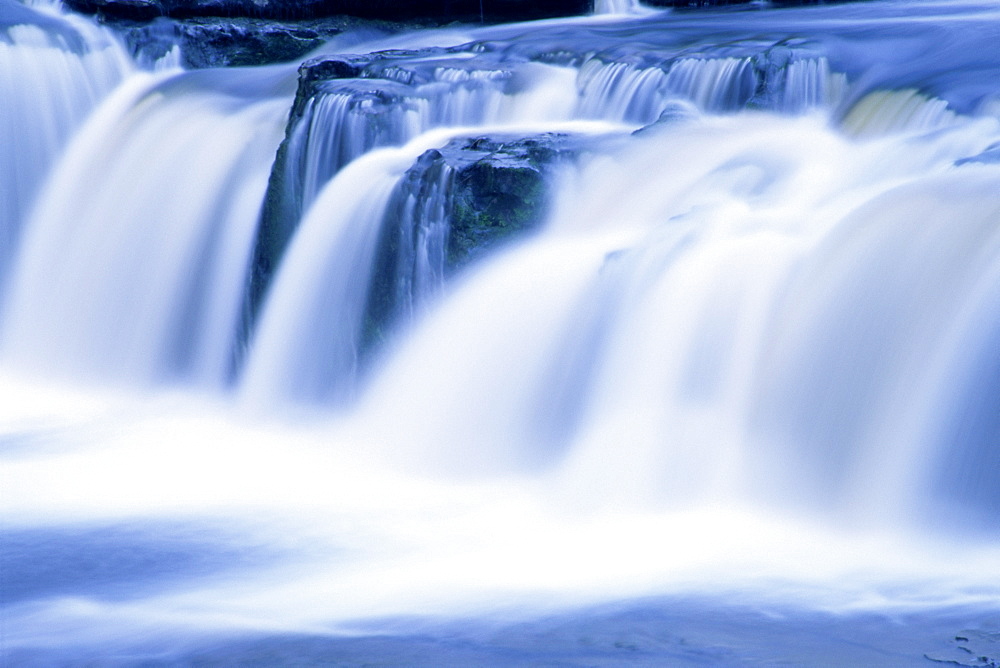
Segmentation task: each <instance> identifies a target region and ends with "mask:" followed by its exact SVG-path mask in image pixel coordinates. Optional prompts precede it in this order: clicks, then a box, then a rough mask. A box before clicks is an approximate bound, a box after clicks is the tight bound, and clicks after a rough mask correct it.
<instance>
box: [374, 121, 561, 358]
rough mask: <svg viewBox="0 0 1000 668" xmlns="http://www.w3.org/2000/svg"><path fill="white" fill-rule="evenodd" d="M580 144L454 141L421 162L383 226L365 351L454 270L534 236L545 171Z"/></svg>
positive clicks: (550, 138) (545, 138)
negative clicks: (520, 237)
mask: <svg viewBox="0 0 1000 668" xmlns="http://www.w3.org/2000/svg"><path fill="white" fill-rule="evenodd" d="M580 141H581V140H580V139H579V138H576V137H573V136H569V135H564V134H542V135H537V136H532V137H503V136H489V137H475V138H461V139H454V140H452V141H451V142H449V143H448V144H447V145H445V146H444V147H442V148H440V149H432V150H429V151H426V152H425V153H424V154H423V155H421V156H420V158H419V159H418V160H417V162H416V163H415V164H414V165H413V166H412V167H411V168H410V169H409V170H407V172H406V174H405V176H404V177H403V179H402V180H401V182H400V185H399V186H398V187H397V190H396V193H395V194H394V196H393V201H392V203H391V204H390V206H389V208H388V211H387V214H386V220H385V221H384V223H383V226H382V233H381V237H380V241H379V249H378V251H377V256H376V257H377V260H376V266H375V267H374V271H373V273H372V276H373V278H372V283H371V286H370V288H369V298H368V306H367V309H366V316H365V326H364V342H365V344H364V346H365V348H366V349H367V348H371V347H373V346H375V345H377V344H378V343H379V342H380V341H381V340H382V339H383V338H384V337H385V333H386V331H387V330H388V329H390V328H391V327H392V326H393V325H394V324H395V323H397V322H400V321H404V322H405V321H407V320H409V319H410V318H412V317H413V315H414V314H415V313H416V312H418V311H419V310H420V308H421V306H422V304H423V303H425V302H426V301H427V300H428V299H429V298H430V297H432V296H433V295H434V294H436V293H437V292H439V291H440V290H441V288H442V286H443V283H444V281H445V280H446V279H447V278H448V277H449V276H450V275H452V274H453V273H455V272H456V271H457V270H459V269H460V268H461V267H463V266H465V265H466V264H468V263H470V262H472V261H473V260H475V259H476V258H478V257H481V256H483V255H485V254H487V253H489V252H491V251H493V250H496V249H497V248H498V247H500V246H501V245H502V244H503V243H505V242H507V241H509V240H511V239H513V238H514V237H516V236H518V235H520V234H523V233H525V232H528V231H530V230H532V229H534V228H536V227H537V226H538V225H539V223H540V222H541V221H542V220H543V219H544V216H545V213H546V210H547V205H548V189H547V187H546V183H547V181H548V178H549V177H550V175H551V172H552V170H553V169H554V168H555V167H556V166H557V165H558V164H559V163H560V162H562V161H564V160H567V159H570V158H572V157H573V156H575V155H576V154H577V153H578V151H579V150H580V147H581V144H580Z"/></svg>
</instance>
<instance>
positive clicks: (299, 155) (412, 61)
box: [249, 49, 513, 316]
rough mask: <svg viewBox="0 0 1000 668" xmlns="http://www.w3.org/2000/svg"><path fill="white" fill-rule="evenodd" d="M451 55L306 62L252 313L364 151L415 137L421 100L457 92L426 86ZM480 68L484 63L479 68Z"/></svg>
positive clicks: (274, 180)
mask: <svg viewBox="0 0 1000 668" xmlns="http://www.w3.org/2000/svg"><path fill="white" fill-rule="evenodd" d="M447 55H448V51H447V50H444V49H426V50H421V51H382V52H375V53H372V54H366V55H359V56H351V55H339V56H335V57H322V58H317V59H313V60H310V61H307V62H305V63H303V64H302V66H301V67H300V68H299V81H298V89H297V92H296V96H295V101H294V103H293V105H292V110H291V114H290V116H289V120H288V125H287V128H286V132H285V139H284V140H283V141H282V143H281V146H280V147H279V149H278V152H277V156H276V158H275V162H274V166H273V168H272V171H271V177H270V180H269V183H268V191H267V196H266V198H265V202H264V210H263V215H262V219H261V225H260V231H259V233H258V242H257V245H256V250H255V254H254V262H253V273H252V281H251V287H250V307H249V312H250V313H251V316H252V315H253V314H255V313H256V311H257V309H258V307H259V305H260V303H261V301H262V299H263V296H264V292H265V291H266V289H267V286H268V284H269V283H270V279H271V275H272V274H273V273H274V270H275V268H276V267H277V263H278V261H279V260H280V258H281V256H282V254H283V253H284V250H285V247H286V246H287V245H288V241H289V240H290V239H291V236H292V234H293V232H294V230H295V228H296V227H297V225H298V223H299V220H300V219H301V217H302V214H303V212H304V211H305V210H306V209H307V208H308V206H309V204H310V203H311V201H312V199H313V197H315V195H316V194H317V193H318V191H319V189H320V188H322V186H323V185H324V184H325V183H326V181H327V180H329V179H330V178H331V177H332V176H333V175H334V174H336V173H337V171H339V170H340V168H341V167H343V166H344V165H345V164H347V163H348V162H349V161H351V160H353V159H354V158H356V157H358V156H359V155H361V154H362V153H365V152H367V151H369V150H371V149H373V148H377V147H381V146H392V145H400V144H402V143H404V142H405V141H407V140H408V139H410V138H411V137H410V133H411V132H412V131H413V127H412V126H413V124H412V123H411V122H407V121H408V119H407V117H408V116H410V115H412V112H413V111H414V109H415V108H416V107H417V106H418V103H427V104H423V107H424V108H425V109H427V108H433V107H434V106H435V104H436V102H435V100H436V98H434V95H437V96H441V95H447V94H449V89H442V88H440V87H437V86H431V87H430V89H431V90H430V92H426V91H423V90H422V89H420V86H421V85H422V84H424V83H428V82H430V81H432V80H433V72H434V71H436V70H437V68H440V67H441V66H442V65H443V64H446V63H447V62H448V61H447V60H446V59H444V58H443V57H445V56H447ZM429 57H432V58H429ZM422 58H423V59H426V61H422V60H421V59H422ZM482 60H485V61H488V60H489V59H488V58H484V59H482ZM456 65H457V66H461V67H470V61H469V60H468V59H459V60H457V61H456ZM480 66H481V62H480V59H477V62H476V67H477V68H478V67H480ZM491 74H492V72H491ZM496 74H497V76H496V77H495V78H494V80H493V81H491V82H490V84H489V85H495V86H498V87H501V88H502V87H503V86H505V85H507V83H508V81H507V79H505V78H504V76H505V74H506V73H505V72H504V71H502V70H498V72H497V73H496ZM484 85H485V84H484ZM511 85H513V84H511ZM430 114H431V117H429V118H424V119H423V120H422V122H424V123H426V125H427V126H428V127H430V126H432V125H434V124H435V119H434V118H433V115H434V114H433V110H432V111H431V112H430ZM410 120H412V119H410Z"/></svg>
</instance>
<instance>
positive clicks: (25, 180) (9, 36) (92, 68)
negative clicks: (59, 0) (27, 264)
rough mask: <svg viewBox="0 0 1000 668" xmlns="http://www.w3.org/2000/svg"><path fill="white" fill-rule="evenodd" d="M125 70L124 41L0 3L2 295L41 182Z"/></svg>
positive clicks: (79, 24) (88, 27)
mask: <svg viewBox="0 0 1000 668" xmlns="http://www.w3.org/2000/svg"><path fill="white" fill-rule="evenodd" d="M21 13H23V16H20V17H19V15H20V14H21ZM8 14H9V15H11V16H12V18H11V19H10V21H11V23H7V20H8V19H7V15H8ZM18 18H20V19H21V21H18V20H17V19H18ZM130 70H131V64H130V62H129V60H128V57H127V55H126V54H125V53H124V50H123V49H122V48H121V46H120V45H119V44H118V43H117V42H116V41H115V40H114V39H113V38H112V37H111V35H110V34H109V33H107V32H105V31H102V30H100V29H99V28H97V27H96V26H93V25H91V24H89V23H86V22H83V21H75V22H73V23H72V24H66V23H59V22H58V19H57V18H55V17H53V16H52V15H51V14H49V13H43V12H37V13H36V12H33V11H30V10H28V9H25V8H20V5H17V4H14V3H13V0H5V1H4V3H3V4H0V97H2V98H3V100H4V107H3V111H4V113H3V117H2V119H0V145H2V146H4V150H3V152H2V154H0V179H3V183H4V185H5V188H4V192H3V197H2V198H0V296H2V294H3V285H4V282H5V279H6V276H7V273H8V271H9V265H10V262H11V260H12V258H13V254H14V251H15V249H16V248H17V246H18V244H19V241H20V236H21V220H22V218H23V217H24V216H25V215H26V214H27V213H28V211H29V209H30V208H31V205H32V203H33V202H34V201H35V196H36V193H37V192H38V189H39V187H40V186H41V182H42V180H43V179H44V178H45V175H46V174H47V172H48V170H49V169H50V168H51V166H52V164H53V162H54V161H55V159H56V157H57V156H58V155H59V153H60V151H61V150H62V149H63V148H64V146H65V144H66V142H67V141H68V139H69V137H70V136H71V135H72V134H73V132H74V130H75V129H76V128H77V127H78V126H79V125H80V123H81V122H82V121H83V119H84V118H85V117H86V115H87V114H88V113H89V112H90V111H91V109H93V108H94V106H96V104H97V103H98V102H99V101H100V100H101V99H102V98H103V97H104V96H105V95H106V94H107V93H108V91H110V90H111V88H113V87H114V86H115V85H116V84H117V83H118V82H119V81H121V79H122V78H123V77H124V76H125V75H126V74H127V73H128V72H129V71H130ZM39 109H43V110H44V112H43V113H39Z"/></svg>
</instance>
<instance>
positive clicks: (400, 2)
mask: <svg viewBox="0 0 1000 668" xmlns="http://www.w3.org/2000/svg"><path fill="white" fill-rule="evenodd" d="M65 4H66V5H67V6H68V7H70V8H71V9H74V10H76V11H79V12H83V13H87V14H99V15H101V16H104V17H108V18H112V19H130V20H151V19H153V18H155V17H157V16H170V17H173V18H192V17H200V16H222V17H249V18H264V19H282V20H288V19H315V18H323V17H329V16H337V15H347V16H355V17H360V18H367V19H384V20H390V21H408V20H414V19H432V20H436V21H440V22H450V21H490V22H502V21H525V20H532V19H540V18H550V17H555V16H574V15H579V14H586V13H588V12H589V11H590V9H591V0H547V1H546V2H536V1H534V0H298V1H297V2H294V3H293V2H287V1H286V0H66V3H65Z"/></svg>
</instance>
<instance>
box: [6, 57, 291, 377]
mask: <svg viewBox="0 0 1000 668" xmlns="http://www.w3.org/2000/svg"><path fill="white" fill-rule="evenodd" d="M149 76H151V75H145V76H138V77H135V78H133V79H131V80H130V81H129V82H128V83H127V84H126V85H124V86H122V87H121V88H120V89H119V90H118V91H116V93H115V94H114V95H113V96H112V97H111V98H109V99H108V101H107V102H106V103H105V104H104V105H102V106H101V108H100V109H99V110H98V111H97V112H95V114H94V115H93V117H92V118H91V119H90V120H89V122H88V123H87V125H86V126H85V127H84V128H83V129H82V130H81V131H80V133H79V135H78V136H77V137H76V139H75V141H74V142H73V144H72V145H71V146H70V147H69V148H68V149H67V151H66V154H65V156H64V158H63V160H62V161H61V163H60V165H59V166H58V168H57V169H56V171H55V172H54V173H53V175H52V176H51V177H50V180H49V183H48V185H47V189H46V191H45V192H44V193H43V194H42V196H41V201H42V204H41V205H40V206H39V207H38V208H37V209H36V210H35V211H34V213H33V214H32V216H31V218H29V220H28V223H27V228H28V231H27V234H26V238H25V240H24V248H23V250H22V252H21V255H20V258H19V259H18V262H17V263H16V264H15V267H14V275H13V277H12V280H11V285H10V295H9V299H8V302H9V304H8V312H7V317H6V318H5V320H4V322H3V328H2V331H0V346H2V349H3V351H4V354H5V356H6V357H7V359H8V360H10V361H11V362H12V363H15V364H26V365H29V366H36V367H38V368H46V369H48V370H49V371H50V372H54V373H61V374H67V373H70V374H85V375H94V376H96V377H98V378H102V377H104V378H131V379H133V380H137V381H140V382H157V381H163V380H165V379H169V378H173V377H177V378H187V379H190V378H195V379H201V380H202V381H205V382H209V383H214V384H220V383H222V382H224V381H225V379H226V378H227V376H228V374H229V373H231V371H232V369H231V365H232V362H233V345H234V341H235V339H236V332H237V326H238V319H239V314H240V312H241V308H242V307H241V300H242V295H243V292H244V289H245V282H246V276H247V274H248V271H249V261H250V252H251V249H252V247H253V241H254V232H255V230H256V219H257V215H258V212H259V210H260V206H261V204H260V203H261V201H262V199H263V193H264V188H265V186H266V182H267V177H268V172H269V163H268V160H269V156H271V155H273V153H274V151H275V149H276V147H277V144H278V141H279V139H280V134H279V133H280V130H281V127H282V124H283V123H284V119H285V115H286V113H287V99H280V98H279V99H277V100H271V99H266V98H265V99H263V100H255V99H250V100H242V99H239V98H235V97H232V96H231V95H228V94H226V93H224V92H217V91H215V90H213V89H212V79H211V75H210V73H209V74H207V75H201V74H198V73H195V74H191V75H185V74H181V75H176V74H173V75H167V76H166V79H164V78H163V75H160V76H158V77H153V78H152V79H149V78H148V77H149ZM177 126H183V128H184V131H183V132H181V133H175V132H173V131H172V128H174V127H177ZM150 156H156V159H155V161H153V162H150ZM137 175H141V176H137ZM165 184H169V186H168V187H165Z"/></svg>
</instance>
